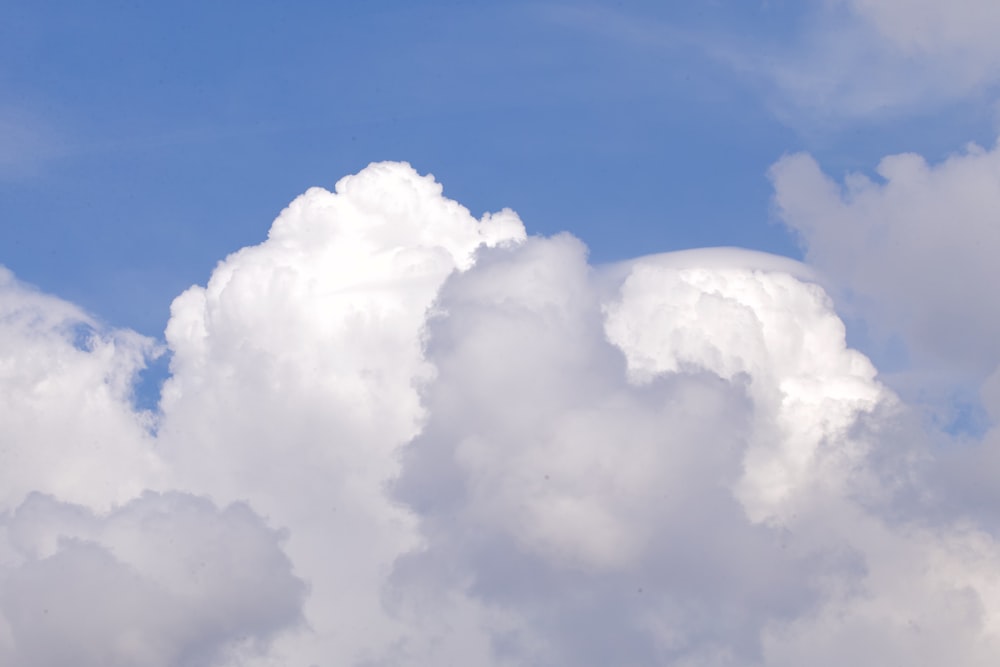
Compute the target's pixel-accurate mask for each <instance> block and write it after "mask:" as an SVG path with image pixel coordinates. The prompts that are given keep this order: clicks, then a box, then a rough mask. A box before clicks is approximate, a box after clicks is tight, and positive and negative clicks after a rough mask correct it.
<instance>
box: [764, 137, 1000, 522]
mask: <svg viewBox="0 0 1000 667" xmlns="http://www.w3.org/2000/svg"><path fill="white" fill-rule="evenodd" d="M875 172H876V177H875V178H871V177H868V176H865V175H863V174H857V173H851V174H847V175H846V176H845V177H844V178H843V181H842V182H837V181H835V180H834V179H833V178H831V177H830V176H828V175H826V174H824V173H823V171H822V170H821V168H820V166H819V165H818V164H817V162H816V161H815V160H814V159H813V158H812V157H811V156H809V155H805V154H797V155H790V156H786V157H784V158H782V159H781V160H780V161H778V162H777V163H776V164H775V165H774V167H773V168H772V170H771V178H772V181H773V183H774V188H775V204H776V211H777V214H778V216H779V218H780V219H781V221H782V222H783V223H784V224H785V225H786V226H788V227H789V228H790V229H791V230H793V231H794V232H796V233H797V234H798V235H799V236H800V239H801V241H802V244H803V246H804V248H805V250H806V257H807V259H808V261H809V262H810V263H811V264H812V265H814V266H815V267H817V269H818V270H819V271H820V272H821V273H822V274H823V275H824V282H825V284H827V285H828V286H829V287H830V288H831V289H832V290H833V291H834V292H835V293H837V295H838V300H839V302H840V304H841V306H842V307H843V308H844V309H845V310H846V311H847V312H849V313H851V315H852V316H853V317H855V318H857V319H858V320H860V321H863V322H864V323H865V326H866V327H867V329H868V332H869V334H870V337H871V338H872V342H873V345H874V346H875V347H876V348H878V347H886V346H890V345H892V346H895V347H897V348H899V347H901V348H902V352H903V356H904V357H905V363H903V364H902V367H901V368H899V369H897V371H896V372H894V373H892V374H889V375H887V376H886V377H887V380H888V381H890V382H891V383H892V384H893V385H894V386H896V387H897V388H899V390H900V391H902V392H903V393H904V394H906V395H907V396H908V397H911V398H912V400H914V401H916V402H919V403H921V405H922V407H923V408H924V409H925V410H926V411H927V412H928V413H929V414H930V416H931V418H932V419H933V420H934V421H936V422H938V423H941V424H943V425H945V426H947V427H952V428H954V429H958V430H966V431H973V432H975V431H977V430H984V431H985V433H984V434H983V437H982V438H980V439H978V440H973V441H972V442H964V443H954V442H952V443H948V439H947V438H946V437H944V436H939V437H938V439H939V440H943V441H944V442H945V443H946V444H945V446H943V447H942V448H941V451H940V453H939V454H938V456H936V457H935V458H934V463H933V465H931V464H928V466H929V467H930V468H931V470H929V471H928V474H929V475H930V476H931V477H937V478H938V481H937V482H936V486H937V488H936V490H935V491H934V495H935V496H936V497H937V502H938V503H939V504H940V503H944V504H951V505H955V506H957V507H962V508H965V511H969V512H972V513H974V514H975V515H977V516H978V518H979V520H980V521H986V522H988V523H990V524H991V525H992V524H994V523H995V522H994V521H993V520H992V519H991V518H990V517H991V514H992V510H991V509H990V508H991V507H995V503H996V502H997V500H998V498H997V494H996V492H995V491H994V488H995V486H996V484H995V480H994V479H993V471H994V470H996V462H997V461H998V460H1000V431H998V430H997V429H996V427H995V425H996V423H997V416H998V414H1000V411H998V406H1000V400H998V396H1000V395H998V392H997V387H998V386H1000V385H998V381H997V378H998V377H1000V343H998V341H1000V316H998V314H997V311H996V308H995V307H994V306H995V303H996V291H995V285H996V284H998V282H1000V271H998V269H997V265H996V261H995V257H996V255H997V254H998V253H1000V226H998V225H997V214H996V211H997V210H998V208H1000V148H997V147H996V146H995V147H993V148H991V149H983V148H981V147H979V146H975V145H970V146H968V147H967V148H966V150H964V151H963V152H961V153H957V154H955V155H952V156H951V157H949V158H947V159H945V160H943V161H941V162H940V163H937V164H929V163H928V162H927V161H926V160H925V159H924V158H923V157H921V156H919V155H915V154H901V155H892V156H888V157H886V158H883V159H882V160H881V162H880V163H879V164H878V165H877V167H876V170H875ZM956 397H958V399H959V401H960V407H961V405H962V404H965V405H969V404H971V406H972V408H971V413H972V416H969V414H968V413H969V412H970V408H969V407H962V409H961V410H957V409H956V405H955V404H956ZM977 415H978V416H977ZM963 422H966V423H963ZM969 422H971V423H969Z"/></svg>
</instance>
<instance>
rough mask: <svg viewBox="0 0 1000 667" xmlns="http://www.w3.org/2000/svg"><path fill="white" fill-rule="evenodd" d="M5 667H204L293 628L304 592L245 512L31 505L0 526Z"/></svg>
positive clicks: (152, 502) (181, 499)
mask: <svg viewBox="0 0 1000 667" xmlns="http://www.w3.org/2000/svg"><path fill="white" fill-rule="evenodd" d="M0 529H2V531H3V532H2V533H0V535H4V537H6V542H7V543H6V544H5V545H3V549H4V550H3V551H2V552H0V553H2V554H3V556H4V558H3V560H2V561H0V657H2V659H3V662H4V664H8V665H32V666H33V667H35V666H37V667H49V666H51V667H57V666H60V665H68V664H73V665H81V666H87V667H90V666H93V667H98V666H99V665H100V666H105V665H122V666H123V667H124V666H125V665H150V666H151V667H158V666H162V667H174V666H176V665H209V664H214V663H216V661H217V660H218V659H219V658H220V657H223V656H225V655H229V654H236V655H237V656H238V655H239V652H240V649H242V648H243V647H244V645H246V646H250V647H253V645H254V644H255V643H261V642H264V641H266V640H267V639H268V638H269V637H270V636H271V635H272V634H273V633H274V632H275V631H277V630H278V629H281V628H283V627H285V626H288V625H290V624H292V623H294V622H295V621H297V620H298V613H299V608H300V604H301V602H300V598H301V597H302V595H303V593H304V592H305V586H304V584H303V583H302V582H301V581H299V580H298V579H296V578H295V577H294V576H293V575H292V573H291V563H290V562H289V561H288V558H287V557H286V556H285V555H284V554H283V553H282V551H281V549H280V537H281V536H280V535H279V534H277V533H275V532H274V531H272V530H269V529H268V528H266V527H265V526H264V524H263V522H262V521H261V519H260V518H259V517H257V516H256V515H255V514H254V513H253V512H252V511H250V510H249V508H247V507H246V506H235V505H234V506H230V507H228V508H226V509H224V510H221V511H220V510H218V509H216V508H215V507H214V506H213V505H212V503H210V502H209V501H207V500H204V499H199V498H195V497H192V496H187V495H183V494H177V493H173V494H168V495H160V494H153V493H146V494H143V495H142V496H141V497H139V498H137V499H135V500H132V501H130V502H129V503H127V504H125V505H123V506H121V507H119V508H117V509H115V510H114V511H112V512H111V513H109V514H108V515H105V516H96V515H94V514H93V513H91V512H90V511H89V510H88V509H86V508H85V507H82V506H79V505H72V504H68V503H63V502H60V501H57V500H55V499H54V498H53V497H52V496H46V495H40V494H37V493H36V494H31V495H30V496H28V498H27V499H26V500H25V501H24V502H23V503H22V504H21V505H20V506H19V507H18V508H17V509H16V510H15V511H14V512H13V513H11V514H10V515H8V517H7V518H6V520H4V521H3V522H2V523H0Z"/></svg>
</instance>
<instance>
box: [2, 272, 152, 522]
mask: <svg viewBox="0 0 1000 667" xmlns="http://www.w3.org/2000/svg"><path fill="white" fill-rule="evenodd" d="M156 353H157V349H156V346H155V344H154V342H153V341H152V340H149V339H147V338H144V337H142V336H139V335H138V334H135V333H134V332H130V331H109V330H107V329H106V328H105V327H103V326H102V325H101V324H100V323H99V322H97V321H96V320H94V319H93V318H92V317H90V316H89V315H87V314H86V313H84V312H82V311H81V310H80V309H78V308H77V307H75V306H73V305H72V304H69V303H66V302H65V301H61V300H59V299H56V298H54V297H51V296H47V295H44V294H41V293H39V292H38V291H36V290H33V289H31V288H30V287H28V286H26V285H23V284H21V283H19V282H18V281H17V280H16V279H15V278H14V277H13V275H12V274H11V273H10V272H9V271H8V270H7V269H5V268H3V267H0V456H2V460H3V465H0V511H6V510H9V509H12V508H13V507H15V506H17V505H18V504H19V503H20V502H21V500H22V499H23V498H24V496H25V495H26V494H27V493H28V492H30V491H42V492H45V493H51V494H54V495H56V496H58V497H59V498H62V499H64V500H67V501H71V502H79V503H85V504H87V505H90V506H92V507H98V508H106V507H108V506H110V504H111V503H114V502H121V501H124V500H128V499H129V498H132V497H134V496H135V495H136V494H138V493H139V492H141V491H142V490H143V489H144V488H147V487H155V486H156V483H157V482H156V480H157V479H158V475H159V474H160V471H161V466H160V462H159V460H158V457H157V456H156V454H155V453H154V450H153V448H152V446H151V442H152V441H151V438H150V436H149V434H148V433H147V428H148V427H149V426H150V424H151V421H150V420H151V417H150V415H148V414H143V413H136V412H135V411H134V410H133V408H132V401H131V397H132V396H131V394H132V383H133V381H134V379H135V375H136V373H137V372H138V371H139V370H140V369H141V368H143V366H144V365H145V361H146V359H147V358H148V357H150V356H151V355H153V354H156Z"/></svg>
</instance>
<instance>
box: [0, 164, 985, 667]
mask: <svg viewBox="0 0 1000 667" xmlns="http://www.w3.org/2000/svg"><path fill="white" fill-rule="evenodd" d="M963 159H966V158H963ZM968 159H972V158H968ZM977 159H978V158H977ZM795 160H798V162H796V161H795ZM802 160H803V158H795V159H792V161H787V162H784V163H782V164H781V165H779V166H778V167H776V171H775V174H776V183H778V189H779V198H780V197H782V196H784V195H781V194H780V193H785V195H787V197H791V199H788V201H792V200H794V201H795V202H798V203H797V204H796V205H797V206H798V208H795V207H794V206H793V205H792V204H789V205H788V206H787V207H786V209H787V210H789V211H791V210H793V209H794V211H797V213H796V214H795V215H796V216H798V217H796V219H805V220H809V219H812V218H811V217H810V216H809V215H808V213H809V212H810V211H813V210H814V209H813V208H810V202H818V203H815V204H813V206H814V207H816V210H819V209H822V208H823V207H824V206H826V205H831V203H835V204H837V205H838V206H840V207H841V208H843V207H844V206H850V205H851V204H844V203H843V201H842V200H841V199H840V198H839V196H838V195H837V194H836V191H835V189H832V188H831V186H830V185H829V183H828V182H827V181H826V180H825V179H824V177H822V176H821V175H819V174H818V172H816V171H815V170H814V171H813V172H810V171H809V170H808V169H804V168H802ZM918 171H919V170H918ZM892 173H898V174H904V176H905V175H906V174H912V173H915V172H914V171H913V170H912V169H910V170H909V171H907V170H906V169H902V171H899V170H897V171H896V172H892ZM789 174H791V175H795V174H798V177H799V178H800V179H801V180H802V182H801V183H796V184H795V185H794V187H792V188H791V189H785V188H783V187H782V186H781V184H782V183H784V182H786V181H785V179H786V177H787V178H791V177H792V176H790V175H789ZM901 178H903V180H904V181H905V180H906V178H909V176H906V177H905V178H904V177H901ZM925 180H926V179H925ZM931 181H933V178H931ZM922 183H923V184H922V185H921V186H920V187H921V188H925V189H926V188H927V187H928V186H927V184H926V182H922ZM865 187H867V188H869V190H872V191H873V192H874V191H876V190H877V188H878V187H881V186H874V185H868V186H865ZM800 189H801V190H804V191H805V192H806V193H807V194H805V195H801V199H795V197H796V196H798V195H796V194H795V193H796V192H798V191H799V190H800ZM793 191H794V192H793ZM831 192H832V193H833V194H831ZM789 193H792V194H789ZM818 194H819V195H823V197H826V199H824V198H822V197H819V198H817V196H818ZM872 198H873V199H874V200H878V197H876V196H874V195H872ZM781 201H785V200H784V199H782V200H781ZM802 211H805V212H806V213H801V212H802ZM874 215H875V213H873V216H874ZM854 217H856V216H854ZM852 219H853V218H852ZM873 219H874V218H873ZM807 227H809V225H807V224H805V223H803V229H805V228H807ZM821 265H822V263H821ZM0 313H2V314H3V316H2V317H0V340H2V341H4V343H5V345H4V347H3V348H2V352H3V355H4V356H2V357H0V380H2V384H0V391H3V392H4V394H3V396H4V403H3V404H2V405H0V409H3V410H7V412H6V413H4V417H5V418H4V419H2V420H0V443H2V446H3V448H4V449H3V451H4V453H5V454H4V455H5V456H8V457H9V458H8V459H7V460H9V461H11V462H12V464H11V465H10V466H4V468H3V469H2V471H0V475H5V477H3V481H4V487H3V494H4V495H3V496H2V498H3V502H4V505H3V507H2V508H0V509H2V511H3V512H4V513H3V514H2V520H0V657H2V658H3V659H4V660H3V661H4V662H5V663H7V662H10V663H11V664H25V665H36V664H37V665H50V664H52V665H55V664H63V663H64V662H65V661H66V659H67V657H66V656H67V655H68V654H69V653H72V655H73V660H74V661H75V663H78V664H84V665H89V664H95V665H96V664H139V663H141V664H150V665H160V664H162V665H254V666H264V665H427V664H467V665H482V666H484V667H485V666H488V665H489V666H492V665H498V666H499V665H524V664H551V665H606V664H616V665H648V664H661V663H662V664H673V665H720V666H721V665H734V666H736V665H738V666H741V667H742V666H749V665H778V666H788V667H791V666H793V665H801V664H803V663H809V664H814V665H820V666H821V667H824V666H826V665H829V666H831V667H832V666H833V665H842V664H845V663H848V662H866V661H875V662H879V663H892V662H905V663H906V664H913V665H938V664H942V663H943V662H945V661H950V662H954V663H956V664H963V665H984V666H985V665H992V664H995V662H996V659H997V656H998V655H1000V644H998V642H1000V634H998V633H1000V586H998V581H997V577H996V575H995V567H993V564H995V562H996V559H997V557H998V556H1000V545H998V543H997V541H996V539H995V537H994V535H993V534H992V533H991V532H989V529H988V526H984V524H982V523H977V522H976V521H975V520H974V514H972V513H969V512H967V511H965V510H966V509H967V507H966V506H962V505H960V504H956V505H953V506H949V507H948V508H946V509H945V510H943V511H939V512H937V513H935V514H933V516H931V515H930V514H925V513H924V511H923V510H924V508H925V507H926V505H925V504H922V503H926V502H927V500H926V495H927V492H928V491H930V490H939V489H941V488H943V487H942V486H941V485H942V484H945V483H946V481H947V480H944V478H942V477H934V478H933V479H932V478H930V477H928V476H927V475H928V473H927V470H928V469H929V467H928V465H926V464H927V462H928V461H934V460H935V457H936V456H937V454H936V453H935V452H934V450H933V449H932V448H930V447H925V446H924V445H925V444H926V443H924V442H923V441H922V440H921V439H920V438H919V437H918V438H916V439H910V440H906V441H905V442H904V438H902V437H901V436H900V435H898V434H901V433H904V432H906V431H905V429H906V428H907V425H908V424H909V423H910V422H907V421H906V416H907V410H908V409H907V407H906V406H905V405H904V404H902V403H901V402H900V400H899V399H898V398H897V397H896V396H895V394H893V393H892V392H891V391H890V390H888V389H887V388H886V387H885V386H883V385H882V384H881V383H880V381H879V380H878V378H877V375H876V370H875V368H874V366H873V365H872V364H871V362H870V361H869V360H868V359H867V358H865V357H864V356H863V355H862V354H860V353H859V352H857V351H856V350H852V349H850V348H849V347H848V346H847V344H846V342H845V329H844V325H843V323H842V322H841V321H840V319H839V318H838V317H837V315H836V314H835V312H834V310H833V305H832V302H831V300H830V298H829V297H828V296H827V293H826V292H825V291H824V290H823V289H822V288H821V287H820V286H819V285H818V284H817V281H816V279H815V278H814V277H813V275H812V272H811V270H810V269H808V268H806V267H804V266H802V265H800V264H798V263H796V262H792V261H791V260H783V259H780V258H772V257H768V256H763V255H760V254H759V253H748V252H744V251H738V250H733V249H727V250H717V251H714V252H699V253H681V254H672V255H662V256H653V257H646V258H639V259H636V260H633V261H630V262H625V263H622V264H618V265H614V266H606V267H594V266H592V265H590V264H589V263H588V261H587V252H586V248H585V247H584V246H583V244H582V243H580V242H579V241H578V240H576V239H575V238H573V237H572V236H569V235H560V236H556V237H552V238H537V237H530V238H527V237H526V236H525V233H524V229H523V226H522V225H521V223H520V221H519V220H518V218H517V216H516V215H515V214H513V213H512V212H509V211H504V212H501V213H497V214H494V215H486V216H484V217H483V218H481V219H478V220H477V219H475V218H474V217H472V216H471V215H470V214H469V212H468V211H467V210H466V209H464V208H463V207H461V206H460V205H458V204H457V203H455V202H453V201H451V200H448V199H447V198H445V197H444V196H443V194H442V189H441V186H440V185H438V184H437V183H435V182H434V181H433V179H431V178H430V177H424V176H420V175H418V174H417V173H416V172H415V171H414V170H413V169H412V168H410V167H409V166H408V165H405V164H396V163H383V164H376V165H372V166H370V167H369V168H367V169H365V170H364V171H362V172H361V173H359V174H357V175H355V176H351V177H348V178H345V179H343V180H342V181H340V182H339V183H338V184H337V187H336V189H335V191H334V192H328V191H326V190H322V189H312V190H310V191H308V192H307V193H305V194H304V195H302V196H301V197H300V198H298V199H297V200H296V201H294V202H293V203H292V204H291V205H290V206H289V207H288V208H287V209H286V210H285V211H284V212H282V214H281V215H280V216H279V218H278V219H277V220H276V221H275V223H274V225H273V226H272V229H271V232H270V234H269V236H268V239H267V240H266V241H264V242H263V243H261V244H260V245H258V246H255V247H251V248H244V249H243V250H240V251H239V252H237V253H234V254H233V255H231V256H229V257H228V258H226V259H225V260H224V261H222V262H221V263H220V264H219V265H218V266H217V267H216V269H215V271H214V272H213V274H212V276H211V277H210V279H209V280H208V282H207V284H206V285H205V286H204V287H192V288H191V289H189V290H188V291H186V292H185V293H184V294H182V295H181V296H179V297H178V298H177V300H175V302H174V304H173V307H172V311H171V320H170V323H169V325H168V328H167V334H166V339H167V345H168V346H169V348H170V350H171V351H172V353H173V357H172V363H171V377H170V378H169V380H168V381H167V383H166V384H165V386H164V388H163V398H162V402H161V405H160V410H159V412H158V413H157V414H156V415H155V416H153V415H148V414H143V413H141V412H137V411H136V410H135V409H134V408H132V407H131V403H130V395H129V393H130V384H131V382H132V381H133V380H134V377H135V373H136V372H137V370H138V369H139V368H140V367H141V365H142V362H143V359H144V358H145V357H146V356H148V355H150V354H154V353H155V349H154V346H153V344H152V343H151V342H150V341H147V340H145V339H142V338H140V337H137V336H135V335H134V334H130V333H128V332H121V331H107V330H105V329H104V328H102V327H101V325H100V324H99V323H98V322H96V321H94V320H93V319H92V318H89V317H88V316H86V315H85V314H83V313H81V312H79V310H78V309H76V308H74V307H73V306H71V305H69V304H66V303H65V302H62V301H59V300H57V299H54V298H52V297H48V296H44V295H40V294H38V293H37V292H33V291H31V290H29V289H27V288H25V287H24V286H22V285H20V284H18V283H17V282H16V281H14V280H13V278H12V277H11V276H9V274H5V275H4V276H3V281H2V282H0ZM81 443H87V444H81ZM93 443H96V444H93ZM8 452H12V453H10V454H8ZM943 480H944V481H943ZM220 508H221V509H220ZM279 529H280V532H279ZM46 610H48V614H46Z"/></svg>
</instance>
